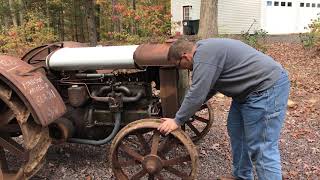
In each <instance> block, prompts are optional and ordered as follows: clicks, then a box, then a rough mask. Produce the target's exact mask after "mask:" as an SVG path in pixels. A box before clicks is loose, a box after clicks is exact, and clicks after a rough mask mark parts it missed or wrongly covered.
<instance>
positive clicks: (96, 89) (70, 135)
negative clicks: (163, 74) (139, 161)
mask: <svg viewBox="0 0 320 180" xmlns="http://www.w3.org/2000/svg"><path fill="white" fill-rule="evenodd" d="M137 48H138V46H134V45H133V46H107V47H81V48H62V49H59V50H57V51H55V52H53V53H52V54H50V55H49V56H48V57H47V59H46V66H47V69H49V70H50V71H49V73H48V75H47V77H48V79H49V80H50V81H51V82H52V84H53V85H54V86H55V88H56V89H57V91H58V92H59V94H60V95H61V97H62V99H63V101H64V102H65V105H66V107H67V113H66V114H65V115H64V116H63V117H61V118H59V119H58V120H56V121H55V122H54V123H53V124H51V125H50V126H49V127H50V136H51V137H53V138H54V139H56V142H64V141H66V140H68V141H69V142H75V143H84V144H95V145H97V144H104V143H106V142H108V141H109V140H111V139H112V138H113V137H114V135H115V134H116V133H117V132H118V130H119V129H120V128H121V127H123V126H125V125H127V124H128V123H130V122H132V121H135V120H137V119H144V118H149V117H161V115H162V111H161V103H160V97H159V93H158V92H159V89H160V86H159V85H160V78H159V71H160V67H159V66H158V67H156V66H145V65H144V64H143V63H141V62H139V61H137V60H134V58H133V57H134V56H135V52H139V51H138V50H139V49H137ZM138 55H139V54H138ZM144 56H145V55H144ZM143 58H145V57H143ZM136 59H137V58H136ZM143 61H144V60H142V62H143ZM138 62H139V64H138Z"/></svg>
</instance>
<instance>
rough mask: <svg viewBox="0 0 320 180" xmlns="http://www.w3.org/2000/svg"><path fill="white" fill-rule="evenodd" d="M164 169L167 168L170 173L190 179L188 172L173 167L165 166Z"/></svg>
mask: <svg viewBox="0 0 320 180" xmlns="http://www.w3.org/2000/svg"><path fill="white" fill-rule="evenodd" d="M164 169H166V170H167V171H169V172H170V173H172V174H174V175H176V176H178V177H180V178H183V179H188V178H187V177H188V175H187V174H186V173H183V172H180V171H179V170H177V169H175V168H173V167H170V166H168V167H164Z"/></svg>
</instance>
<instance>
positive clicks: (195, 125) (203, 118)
mask: <svg viewBox="0 0 320 180" xmlns="http://www.w3.org/2000/svg"><path fill="white" fill-rule="evenodd" d="M213 121H214V114H213V109H212V107H211V105H210V104H209V103H208V102H207V103H206V104H203V105H202V106H201V108H200V110H199V111H197V112H196V114H195V115H193V116H192V117H191V118H190V120H189V121H187V122H186V123H185V124H184V125H183V126H182V129H183V130H184V131H185V132H186V133H187V134H188V135H189V136H190V138H191V139H192V141H193V142H197V141H199V140H200V139H202V138H203V137H204V136H206V135H207V134H208V132H209V131H210V129H211V126H212V124H213Z"/></svg>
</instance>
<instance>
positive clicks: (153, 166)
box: [142, 155, 163, 174]
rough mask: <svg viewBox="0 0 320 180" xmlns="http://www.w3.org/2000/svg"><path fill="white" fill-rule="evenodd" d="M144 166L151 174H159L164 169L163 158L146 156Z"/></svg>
mask: <svg viewBox="0 0 320 180" xmlns="http://www.w3.org/2000/svg"><path fill="white" fill-rule="evenodd" d="M142 166H143V168H144V169H145V170H146V171H147V172H148V173H149V174H157V173H159V172H160V171H161V170H162V168H163V164H162V161H161V158H160V157H158V156H155V155H148V156H146V157H145V158H144V159H143V161H142Z"/></svg>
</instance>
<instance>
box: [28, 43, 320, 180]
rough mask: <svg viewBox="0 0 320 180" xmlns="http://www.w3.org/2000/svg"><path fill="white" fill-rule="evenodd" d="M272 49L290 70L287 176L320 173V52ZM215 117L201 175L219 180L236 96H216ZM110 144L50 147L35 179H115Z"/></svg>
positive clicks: (291, 46)
mask: <svg viewBox="0 0 320 180" xmlns="http://www.w3.org/2000/svg"><path fill="white" fill-rule="evenodd" d="M267 54H269V55H271V56H272V57H274V58H275V59H276V60H277V61H279V62H280V63H281V64H282V65H283V66H284V67H285V68H286V69H287V70H288V71H289V74H290V80H291V93H290V100H291V101H292V102H290V104H289V105H290V107H289V108H288V111H287V118H286V121H285V125H284V128H283V130H282V135H281V139H280V150H281V158H282V167H283V174H284V176H285V177H286V179H314V180H316V179H319V177H320V163H319V162H320V56H317V55H316V54H319V52H317V51H315V50H305V49H303V47H302V46H301V45H299V44H297V43H271V44H269V45H268V51H267ZM212 104H213V106H214V109H215V121H214V124H213V126H212V129H211V131H210V132H209V134H208V135H207V136H206V137H205V138H204V139H203V140H202V141H200V142H199V143H198V144H197V147H198V150H199V154H200V168H199V172H198V173H199V175H198V179H199V180H207V179H215V178H216V177H218V176H220V175H225V174H228V173H230V172H231V155H230V145H229V139H228V135H227V131H226V118H227V113H228V108H229V105H230V99H229V98H227V97H224V96H216V97H214V98H213V99H212ZM108 150H109V145H104V146H99V147H94V146H88V145H77V144H63V145H55V146H52V147H51V148H50V149H49V152H48V155H47V162H46V164H45V165H44V167H43V168H42V169H41V170H40V171H39V172H38V173H37V174H36V175H35V176H34V177H33V178H32V180H37V179H50V180H75V179H87V180H91V179H97V180H98V179H114V177H113V175H112V171H111V169H110V166H109V162H108V159H107V157H108V154H109V152H108Z"/></svg>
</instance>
